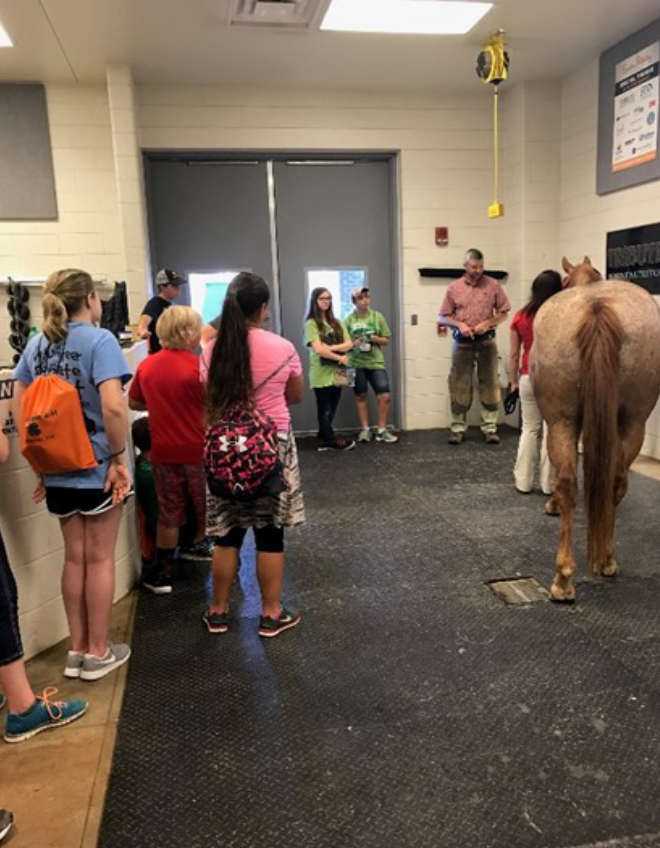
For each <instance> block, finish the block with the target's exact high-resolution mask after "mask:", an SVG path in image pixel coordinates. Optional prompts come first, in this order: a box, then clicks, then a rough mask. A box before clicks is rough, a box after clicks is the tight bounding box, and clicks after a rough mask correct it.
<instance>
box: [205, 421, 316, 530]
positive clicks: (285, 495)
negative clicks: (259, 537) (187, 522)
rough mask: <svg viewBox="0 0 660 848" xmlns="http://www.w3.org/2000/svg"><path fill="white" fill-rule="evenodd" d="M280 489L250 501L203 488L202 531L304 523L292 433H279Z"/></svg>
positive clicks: (291, 525)
mask: <svg viewBox="0 0 660 848" xmlns="http://www.w3.org/2000/svg"><path fill="white" fill-rule="evenodd" d="M278 438H279V440H280V462H281V463H282V478H283V480H284V486H285V488H284V491H283V492H281V493H280V494H278V495H268V496H266V497H264V498H256V499H255V500H253V501H230V500H227V499H225V498H218V497H216V496H215V495H212V494H211V492H209V491H208V489H207V492H206V533H207V535H208V536H225V535H226V534H227V533H229V531H230V530H233V528H234V527H241V528H245V529H247V528H249V527H267V526H269V525H274V526H275V527H294V526H295V525H296V524H304V523H305V501H304V498H303V493H302V489H301V487H300V469H299V468H298V451H297V450H296V440H295V439H294V437H293V434H292V433H279V434H278Z"/></svg>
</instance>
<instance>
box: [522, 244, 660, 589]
mask: <svg viewBox="0 0 660 848" xmlns="http://www.w3.org/2000/svg"><path fill="white" fill-rule="evenodd" d="M563 265H564V270H565V271H566V272H567V273H568V274H569V276H570V283H569V285H570V286H571V287H570V288H568V289H566V290H565V291H563V292H560V293H559V294H557V295H555V296H554V297H551V298H550V299H549V300H548V301H547V302H546V303H545V304H544V305H543V306H542V307H541V309H539V311H538V313H537V315H536V318H535V320H534V346H533V348H532V357H531V374H532V381H533V385H534V390H535V392H536V398H537V401H538V405H539V409H540V411H541V415H542V416H543V418H544V420H545V422H546V424H547V427H548V454H549V456H550V462H551V463H552V465H553V467H554V470H555V474H556V482H555V488H554V493H553V496H554V498H555V500H556V502H557V505H558V507H559V510H560V513H561V519H560V537H559V548H558V551H557V558H556V561H555V567H556V572H555V577H554V580H553V583H552V586H551V590H550V591H551V597H552V599H553V600H555V601H572V600H574V599H575V587H574V585H573V572H574V571H575V559H574V557H573V538H572V537H573V513H574V510H575V503H576V499H577V488H578V486H577V465H578V452H577V443H578V438H579V437H580V434H582V441H583V445H584V456H583V462H584V487H585V501H586V505H587V513H588V553H587V558H588V563H589V567H590V569H591V571H592V572H593V573H595V574H602V575H606V576H613V575H614V574H615V573H616V569H617V564H616V560H615V559H614V523H615V518H616V508H617V506H618V505H619V503H620V502H621V500H622V499H623V497H624V495H625V494H626V490H627V486H628V483H627V477H628V469H629V468H630V465H631V464H632V462H633V460H634V459H635V457H636V456H637V454H638V453H639V451H640V449H641V447H642V442H643V440H644V425H645V423H646V419H647V418H648V417H649V415H650V414H651V411H652V410H653V407H654V406H655V403H656V401H657V399H658V394H659V393H660V312H659V311H658V307H657V305H656V303H655V301H654V300H653V298H652V297H651V295H650V294H649V293H648V292H647V291H645V290H644V289H643V288H641V286H638V285H636V284H635V283H629V282H626V281H624V280H603V279H602V278H601V276H600V274H599V273H598V272H597V271H596V270H595V269H594V268H593V267H592V266H591V263H590V261H589V259H588V258H587V257H585V258H584V261H583V262H582V263H581V264H580V265H577V266H572V265H571V264H570V263H569V262H568V261H567V260H566V259H564V261H563Z"/></svg>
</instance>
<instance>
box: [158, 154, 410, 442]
mask: <svg viewBox="0 0 660 848" xmlns="http://www.w3.org/2000/svg"><path fill="white" fill-rule="evenodd" d="M146 177H147V192H148V195H147V202H148V211H149V226H150V239H151V252H152V267H153V268H154V269H158V268H176V269H177V270H179V271H180V272H183V273H185V274H186V275H187V276H188V278H190V279H192V280H193V281H195V282H194V285H191V286H189V287H185V288H184V289H183V290H182V296H181V299H182V302H189V303H190V302H192V303H193V305H195V306H196V308H200V307H199V305H198V304H199V303H204V304H206V307H205V308H206V309H207V310H208V309H209V308H215V303H216V301H215V300H213V298H212V297H211V295H210V294H208V293H209V292H211V288H210V286H211V285H212V283H210V282H209V280H210V281H213V280H214V279H216V278H217V280H220V279H226V278H228V277H230V276H231V274H232V273H235V272H236V271H239V270H250V271H254V272H255V273H257V274H260V275H261V276H263V277H264V278H265V279H266V280H267V281H268V282H269V284H271V286H272V290H273V299H272V303H271V327H270V329H272V330H274V331H275V332H280V333H282V334H283V335H284V336H285V337H286V338H288V339H289V340H290V341H292V342H293V344H294V345H295V346H296V349H297V350H298V352H299V353H300V356H301V359H302V362H303V367H304V369H305V371H306V372H308V370H309V351H308V349H307V348H306V347H305V342H304V324H305V318H306V315H307V310H308V307H309V294H310V291H311V289H312V288H314V287H315V285H317V284H321V285H324V286H327V287H328V288H330V289H331V291H332V292H333V295H334V304H333V306H334V309H335V314H337V315H338V317H345V314H347V312H348V311H350V310H351V309H352V304H351V303H350V288H351V287H352V286H353V285H355V284H359V285H366V286H368V287H369V288H370V290H371V301H372V308H373V309H376V310H378V311H379V312H382V313H383V314H384V315H385V317H386V319H387V321H388V323H389V324H390V327H391V329H392V331H393V339H394V344H393V345H391V346H389V347H388V348H386V349H385V356H386V364H387V367H388V370H389V372H390V379H391V382H392V383H393V400H394V417H393V420H395V421H396V417H397V403H396V400H397V395H398V392H397V389H396V387H397V376H398V375H397V368H396V366H397V360H398V357H397V356H396V342H397V339H396V333H397V330H398V321H397V314H396V303H395V299H394V284H393V283H394V270H393V269H394V253H395V251H394V247H393V245H394V227H393V191H392V163H391V161H390V160H389V159H387V158H383V159H376V160H368V161H367V160H359V159H358V160H355V161H350V162H348V161H341V162H340V161H337V160H334V161H333V160H331V159H329V160H327V161H314V162H312V161H310V160H304V159H299V160H297V161H296V162H292V161H291V160H290V159H289V160H288V161H284V160H281V161H274V160H272V159H268V160H262V161H257V160H255V161H249V162H247V161H245V160H243V161H240V162H239V161H231V160H216V159H211V160H209V159H208V158H206V159H200V157H199V156H198V157H197V158H192V159H191V158H189V157H187V156H185V155H183V154H181V155H178V156H176V157H172V156H171V155H169V156H168V157H164V156H163V155H160V154H156V155H150V156H147V159H146ZM223 273H225V274H226V275H228V276H227V277H222V274H223ZM195 275H197V276H195ZM205 275H206V276H205ZM214 275H216V277H215V278H214ZM199 280H201V281H202V282H201V283H199V285H204V286H206V289H205V291H206V292H207V296H206V297H202V295H200V291H201V289H199V287H198V282H197V281H199ZM214 285H215V289H214V291H215V292H216V296H217V291H221V290H222V289H221V285H222V284H221V283H218V282H216V283H214ZM196 298H197V299H196ZM200 298H201V299H200ZM200 311H202V309H201V308H200ZM204 318H205V320H208V319H209V315H206V314H205V315H204ZM305 379H306V380H307V379H308V378H307V376H306V378H305ZM342 394H343V397H342V401H341V403H340V406H339V410H338V412H337V417H336V419H335V426H336V428H337V429H342V428H347V429H348V428H355V427H357V425H358V419H357V413H356V407H355V400H354V397H353V392H352V391H351V390H344V391H343V393H342ZM292 418H293V425H294V429H295V430H297V431H299V432H315V431H316V429H317V423H316V404H315V398H314V395H313V392H312V391H311V389H310V390H309V391H307V392H305V399H304V401H303V403H302V404H300V405H298V406H295V407H292ZM374 421H375V419H374Z"/></svg>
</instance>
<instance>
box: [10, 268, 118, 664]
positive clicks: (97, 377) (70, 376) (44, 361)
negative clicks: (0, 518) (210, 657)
mask: <svg viewBox="0 0 660 848" xmlns="http://www.w3.org/2000/svg"><path fill="white" fill-rule="evenodd" d="M42 309H43V315H44V323H43V332H42V333H40V334H39V335H37V336H35V338H33V339H31V340H30V342H29V343H28V345H27V347H26V348H25V350H24V352H23V355H22V356H21V360H20V362H19V363H18V365H17V367H16V370H15V372H14V378H15V380H16V390H15V401H14V404H15V415H16V417H17V420H18V421H19V422H20V421H21V416H20V409H21V395H22V392H23V391H24V390H25V389H26V388H27V387H28V386H29V385H30V384H31V383H32V382H33V381H34V380H35V379H36V378H37V377H39V376H40V375H41V374H52V373H55V374H57V375H59V376H60V377H62V378H63V379H64V380H66V381H67V382H68V383H70V384H71V385H72V386H75V388H76V389H77V391H78V394H79V397H80V403H81V407H82V411H83V417H84V421H85V427H86V429H87V435H88V436H89V440H90V442H91V445H92V449H93V451H94V456H95V459H96V462H97V463H98V464H97V465H96V467H94V468H88V469H85V470H81V471H71V472H67V473H62V474H45V475H43V476H39V477H38V480H37V486H36V488H35V491H34V494H33V499H34V500H35V501H36V502H37V503H38V502H40V501H42V500H43V499H44V498H45V499H46V506H47V508H48V511H49V512H50V513H51V514H52V515H56V516H57V517H58V518H59V521H60V528H61V530H62V536H63V538H64V570H63V573H62V597H63V599H64V607H65V609H66V615H67V620H68V623H69V631H70V633H71V650H70V651H69V653H68V656H67V661H66V667H65V669H64V674H65V676H66V677H80V678H82V679H83V680H98V679H99V678H101V677H104V676H105V675H106V674H108V673H109V672H111V671H113V670H114V669H115V668H118V667H119V666H120V665H123V663H125V662H126V660H127V659H128V658H129V656H130V652H131V651H130V648H129V647H128V645H113V644H110V643H109V642H108V632H109V628H110V616H111V610H112V601H113V597H114V591H115V545H116V542H117V534H118V532H119V524H120V522H121V515H122V504H123V501H124V500H125V499H126V498H127V497H128V496H129V495H130V494H131V476H130V471H129V468H128V461H127V457H126V434H127V432H128V423H127V410H126V403H125V400H124V396H123V392H122V386H123V384H124V383H126V382H127V381H128V380H129V379H130V377H131V373H130V369H129V367H128V364H127V362H126V359H125V357H124V354H123V353H122V351H121V349H120V347H119V344H118V343H117V340H116V339H115V337H114V336H113V335H112V334H111V333H110V332H108V331H107V330H101V329H99V328H98V327H96V326H94V325H95V324H97V323H98V321H99V320H100V318H101V301H100V300H99V297H98V294H97V293H96V291H95V290H94V282H93V280H92V278H91V277H90V275H89V274H87V273H86V272H85V271H79V270H65V271H56V272H55V273H53V274H51V275H50V277H48V279H47V280H46V283H45V285H44V297H43V302H42ZM20 426H21V431H22V425H20Z"/></svg>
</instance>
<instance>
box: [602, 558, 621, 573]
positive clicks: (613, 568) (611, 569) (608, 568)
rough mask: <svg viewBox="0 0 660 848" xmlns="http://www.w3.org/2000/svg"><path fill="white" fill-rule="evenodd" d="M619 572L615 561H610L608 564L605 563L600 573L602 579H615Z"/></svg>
mask: <svg viewBox="0 0 660 848" xmlns="http://www.w3.org/2000/svg"><path fill="white" fill-rule="evenodd" d="M618 570H619V566H618V565H617V563H616V560H615V559H611V560H610V561H609V562H607V563H605V565H604V566H603V568H602V571H601V572H600V573H601V574H602V575H603V577H616V573H617V571H618Z"/></svg>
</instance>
